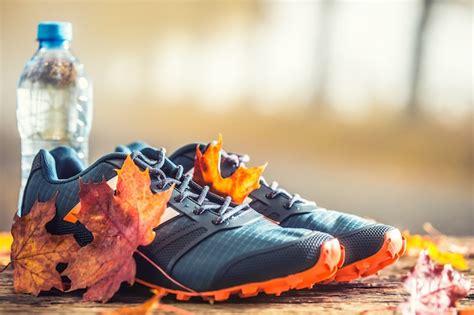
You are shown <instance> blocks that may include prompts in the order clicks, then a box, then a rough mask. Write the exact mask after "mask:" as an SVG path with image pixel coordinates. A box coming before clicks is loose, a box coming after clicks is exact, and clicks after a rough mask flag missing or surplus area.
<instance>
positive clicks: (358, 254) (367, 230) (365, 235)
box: [281, 208, 394, 266]
mask: <svg viewBox="0 0 474 315" xmlns="http://www.w3.org/2000/svg"><path fill="white" fill-rule="evenodd" d="M281 225H282V226H284V227H297V228H306V229H311V230H315V231H322V232H325V233H329V234H331V235H333V236H334V237H336V238H338V239H339V242H340V243H341V244H342V245H343V246H344V248H345V260H344V266H345V265H348V264H351V263H353V262H355V261H358V260H361V259H364V258H367V257H370V256H372V255H374V254H375V253H377V251H378V250H379V249H380V248H381V247H382V245H383V242H384V238H385V233H386V232H388V231H390V230H392V229H394V228H393V227H391V226H388V225H384V224H374V223H373V222H372V221H369V220H366V219H363V218H361V217H358V216H355V215H352V214H346V213H341V212H337V211H332V210H326V209H321V208H319V209H315V210H313V211H311V212H310V213H303V214H296V215H293V216H290V217H288V218H287V219H286V220H285V221H283V222H282V223H281Z"/></svg>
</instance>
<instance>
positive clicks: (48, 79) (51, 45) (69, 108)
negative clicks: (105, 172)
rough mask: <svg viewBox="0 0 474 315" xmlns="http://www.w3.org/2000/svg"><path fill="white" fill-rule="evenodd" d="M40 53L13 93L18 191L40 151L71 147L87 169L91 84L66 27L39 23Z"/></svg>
mask: <svg viewBox="0 0 474 315" xmlns="http://www.w3.org/2000/svg"><path fill="white" fill-rule="evenodd" d="M37 40H38V43H39V47H38V50H37V51H36V52H35V54H34V55H33V57H32V58H31V59H30V60H29V61H28V63H27V64H26V66H25V68H24V70H23V72H22V74H21V76H20V81H19V82H18V88H17V121H18V130H19V132H20V137H21V189H20V201H21V195H22V192H23V189H24V187H25V184H26V181H27V179H28V175H29V172H30V168H31V163H32V161H33V158H34V156H35V155H36V153H37V152H38V151H39V150H40V149H47V150H50V149H52V148H54V147H56V146H59V145H69V146H71V147H72V148H74V149H75V150H76V151H77V152H78V155H79V157H80V158H81V159H82V160H83V162H84V163H85V164H86V165H87V159H88V155H89V144H88V139H89V132H90V128H91V124H92V84H91V82H90V80H89V79H88V78H87V76H86V75H85V72H84V66H83V65H82V64H81V63H80V62H79V60H78V59H77V58H76V57H75V56H74V54H73V53H72V51H71V49H70V44H71V40H72V26H71V24H70V23H67V22H41V23H39V24H38V33H37Z"/></svg>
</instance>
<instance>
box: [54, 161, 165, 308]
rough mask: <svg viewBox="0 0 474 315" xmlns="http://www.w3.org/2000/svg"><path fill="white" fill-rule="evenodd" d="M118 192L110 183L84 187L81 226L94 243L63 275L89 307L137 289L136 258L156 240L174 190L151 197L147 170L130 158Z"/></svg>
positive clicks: (123, 167) (152, 194)
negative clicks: (126, 288) (124, 287)
mask: <svg viewBox="0 0 474 315" xmlns="http://www.w3.org/2000/svg"><path fill="white" fill-rule="evenodd" d="M117 173H118V180H117V191H116V193H115V194H114V191H113V190H112V188H110V186H109V185H108V184H107V182H105V181H102V182H100V183H82V182H81V189H80V191H79V197H80V200H81V207H80V210H79V212H78V213H77V214H76V216H77V218H78V219H79V221H80V222H81V223H82V224H84V225H85V226H86V228H87V229H88V230H89V231H91V232H92V234H93V236H94V239H93V241H92V243H90V244H88V245H86V246H84V247H82V248H81V249H80V250H79V251H78V253H77V255H75V257H74V258H73V259H72V260H71V262H70V264H69V266H68V267H67V268H66V270H65V271H64V273H63V274H64V275H66V276H68V277H69V279H71V290H75V289H79V288H87V292H86V293H85V294H84V296H83V298H84V300H86V301H102V302H106V301H108V300H109V299H110V298H111V297H112V296H113V295H114V294H115V292H117V290H118V289H119V287H120V284H121V283H122V282H124V281H126V282H128V283H130V284H133V282H134V279H135V272H136V265H135V261H134V259H133V253H134V252H135V251H136V249H137V247H138V246H145V245H148V244H149V243H151V242H152V241H153V239H154V235H155V234H154V232H153V228H154V227H156V226H157V225H158V224H159V222H160V218H161V215H162V214H163V211H164V209H165V208H166V204H167V202H168V200H169V198H170V196H171V193H172V191H173V187H171V188H170V189H168V190H166V191H163V192H158V193H153V192H152V191H151V190H150V176H149V172H148V169H146V170H145V171H140V169H139V168H138V167H137V166H136V165H135V163H134V162H133V161H132V159H131V158H130V156H128V157H127V159H126V160H125V162H124V164H123V166H122V169H121V170H119V171H117Z"/></svg>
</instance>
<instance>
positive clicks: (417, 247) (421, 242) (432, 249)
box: [403, 231, 469, 270]
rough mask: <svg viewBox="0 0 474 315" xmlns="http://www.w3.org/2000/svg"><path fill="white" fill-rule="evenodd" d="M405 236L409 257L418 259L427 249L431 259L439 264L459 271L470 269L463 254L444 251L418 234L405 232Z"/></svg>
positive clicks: (427, 238)
mask: <svg viewBox="0 0 474 315" xmlns="http://www.w3.org/2000/svg"><path fill="white" fill-rule="evenodd" d="M403 236H404V237H405V239H406V242H407V253H406V255H407V256H411V257H417V256H418V254H419V253H420V252H421V251H422V250H424V249H426V250H428V254H429V255H430V257H431V259H433V260H434V261H436V262H437V263H439V264H442V265H446V264H451V265H452V266H453V267H454V268H456V269H459V270H467V269H468V267H469V266H468V263H467V260H466V259H465V258H464V255H463V254H461V253H454V252H449V251H442V250H440V249H439V247H438V245H437V244H436V243H434V242H433V241H432V240H431V239H429V237H426V236H421V235H418V234H415V235H411V234H410V233H409V232H407V231H405V232H403Z"/></svg>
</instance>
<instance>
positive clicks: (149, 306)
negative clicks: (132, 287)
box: [102, 290, 192, 315]
mask: <svg viewBox="0 0 474 315" xmlns="http://www.w3.org/2000/svg"><path fill="white" fill-rule="evenodd" d="M151 291H152V292H153V293H154V295H153V296H152V297H151V298H149V299H148V300H146V301H145V302H143V303H142V304H140V305H137V306H124V307H121V308H119V309H116V310H113V311H108V312H103V313H102V314H103V315H149V314H152V313H153V311H154V310H161V311H163V312H166V313H174V314H178V315H191V314H192V313H191V312H188V311H187V310H185V309H182V308H179V307H175V306H172V305H166V304H163V303H161V302H160V301H161V298H162V297H163V295H164V293H163V292H159V291H158V290H151Z"/></svg>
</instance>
